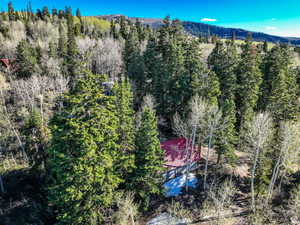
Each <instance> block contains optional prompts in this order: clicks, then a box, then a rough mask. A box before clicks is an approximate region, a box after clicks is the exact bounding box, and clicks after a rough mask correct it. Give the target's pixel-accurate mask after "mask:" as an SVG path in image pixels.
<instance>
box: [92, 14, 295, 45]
mask: <svg viewBox="0 0 300 225" xmlns="http://www.w3.org/2000/svg"><path fill="white" fill-rule="evenodd" d="M122 16H123V15H102V16H97V17H98V18H101V19H105V20H108V21H111V20H116V19H120V17H122ZM124 17H125V18H126V19H127V20H130V21H131V22H135V21H136V20H139V21H140V22H141V23H142V24H143V25H145V26H150V27H152V28H154V29H157V28H159V27H160V26H162V25H163V19H154V18H138V17H128V16H124ZM182 25H183V28H184V30H185V31H186V32H187V33H189V34H191V35H195V36H198V37H199V36H201V37H207V36H218V37H220V38H225V39H230V38H231V37H232V36H233V35H234V36H235V38H236V39H238V40H245V39H246V38H247V36H248V35H249V33H251V35H252V39H253V40H254V41H260V42H264V41H267V42H272V43H277V44H278V43H284V44H291V45H300V38H296V37H280V36H275V35H270V34H265V33H262V32H253V31H249V30H244V29H238V28H228V27H221V26H216V25H211V24H207V23H200V22H192V21H182Z"/></svg>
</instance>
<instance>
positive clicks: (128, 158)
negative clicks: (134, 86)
mask: <svg viewBox="0 0 300 225" xmlns="http://www.w3.org/2000/svg"><path fill="white" fill-rule="evenodd" d="M115 95H116V114H117V115H118V128H117V133H118V136H119V139H118V142H117V143H118V145H119V146H120V154H121V155H120V166H121V167H120V174H122V176H123V177H124V180H127V179H128V174H130V173H131V172H132V170H133V168H134V154H133V153H134V148H135V143H134V142H135V127H134V121H133V119H134V111H133V96H132V91H131V86H130V84H129V83H128V82H127V81H120V82H119V83H118V84H117V85H116V86H115Z"/></svg>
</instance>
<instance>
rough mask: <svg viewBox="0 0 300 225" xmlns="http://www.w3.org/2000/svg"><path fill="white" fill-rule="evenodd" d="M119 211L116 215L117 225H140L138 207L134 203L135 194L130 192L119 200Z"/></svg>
mask: <svg viewBox="0 0 300 225" xmlns="http://www.w3.org/2000/svg"><path fill="white" fill-rule="evenodd" d="M117 207H118V210H117V211H116V213H115V224H116V225H138V223H137V222H136V220H137V217H138V205H137V204H136V203H135V202H134V194H133V193H131V192H128V193H126V194H124V196H122V197H120V198H119V199H117Z"/></svg>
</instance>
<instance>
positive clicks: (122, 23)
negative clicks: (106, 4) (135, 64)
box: [120, 16, 129, 40]
mask: <svg viewBox="0 0 300 225" xmlns="http://www.w3.org/2000/svg"><path fill="white" fill-rule="evenodd" d="M128 33H129V32H128V27H127V24H126V19H125V17H124V16H121V18H120V34H121V36H122V37H123V39H125V40H126V39H127V35H128Z"/></svg>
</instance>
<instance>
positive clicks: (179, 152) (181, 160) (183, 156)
mask: <svg viewBox="0 0 300 225" xmlns="http://www.w3.org/2000/svg"><path fill="white" fill-rule="evenodd" d="M189 142H190V141H189ZM186 144H188V148H187V149H188V151H186V147H187V146H186ZM161 148H162V149H163V150H165V161H166V162H165V166H167V167H180V166H184V165H185V164H187V163H188V162H196V161H199V160H200V158H201V156H200V155H201V154H200V151H198V148H197V147H196V146H194V147H192V144H191V143H186V139H185V138H176V139H172V140H169V141H165V142H163V143H161ZM190 154H191V159H190V161H189V157H188V156H189V155H190Z"/></svg>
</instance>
